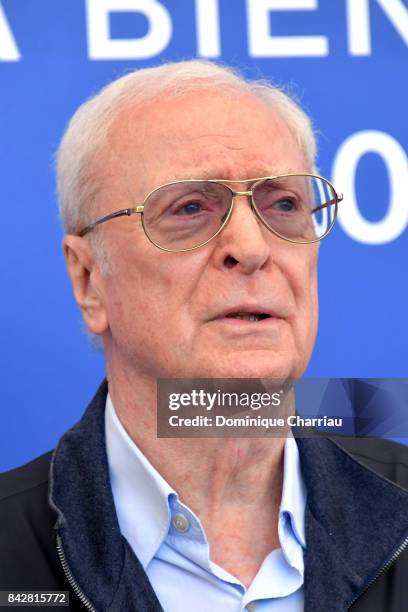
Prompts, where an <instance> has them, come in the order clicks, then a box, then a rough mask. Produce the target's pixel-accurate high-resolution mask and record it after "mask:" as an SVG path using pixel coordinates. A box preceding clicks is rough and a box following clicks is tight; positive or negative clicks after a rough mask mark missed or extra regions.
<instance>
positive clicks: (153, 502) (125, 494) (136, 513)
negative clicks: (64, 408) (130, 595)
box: [105, 393, 176, 568]
mask: <svg viewBox="0 0 408 612" xmlns="http://www.w3.org/2000/svg"><path fill="white" fill-rule="evenodd" d="M105 430H106V451H107V456H108V463H109V473H110V479H111V486H112V493H113V498H114V500H115V506H116V513H117V516H118V521H119V525H120V530H121V532H122V534H123V535H124V536H125V537H126V539H127V540H128V542H129V544H130V545H131V547H132V548H133V550H134V551H135V553H136V556H137V557H138V559H139V561H140V562H141V564H142V565H143V567H144V568H146V567H147V565H148V564H149V563H150V561H151V560H152V559H153V557H154V555H155V554H156V551H157V550H158V548H159V547H160V545H161V543H162V542H163V540H164V539H165V537H166V535H167V532H168V530H169V526H170V510H169V503H168V500H169V496H170V495H176V494H175V491H174V490H173V489H172V488H171V487H170V485H169V484H168V483H167V482H166V481H165V480H164V478H163V477H162V476H161V475H160V474H159V472H158V471H157V470H155V468H154V467H153V466H152V464H151V463H150V461H148V460H147V458H146V457H145V456H144V454H143V453H142V452H141V450H140V449H139V448H138V447H137V445H136V444H135V443H134V442H133V440H132V439H131V438H130V436H129V435H128V433H127V432H126V430H125V428H124V427H123V425H122V423H121V422H120V421H119V418H118V416H117V414H116V411H115V408H114V406H113V404H112V400H111V398H110V395H109V393H108V395H107V398H106V411H105Z"/></svg>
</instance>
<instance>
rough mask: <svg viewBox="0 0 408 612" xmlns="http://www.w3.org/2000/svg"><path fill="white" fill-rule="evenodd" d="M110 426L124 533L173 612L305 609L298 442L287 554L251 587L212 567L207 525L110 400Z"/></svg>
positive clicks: (285, 513) (288, 488)
mask: <svg viewBox="0 0 408 612" xmlns="http://www.w3.org/2000/svg"><path fill="white" fill-rule="evenodd" d="M105 425H106V447H107V455H108V462H109V470H110V477H111V484H112V491H113V498H114V501H115V506H116V512H117V516H118V521H119V526H120V530H121V532H122V534H123V535H124V537H125V538H126V539H127V540H128V542H129V544H130V546H131V547H132V548H133V551H134V553H135V554H136V556H137V557H138V559H139V561H140V562H141V564H142V565H143V568H144V570H145V572H146V574H147V575H148V577H149V580H150V582H151V584H152V586H153V589H154V591H155V592H156V595H157V597H158V599H159V601H160V603H161V605H162V607H163V609H164V610H165V612H185V611H186V610H194V612H243V611H246V610H248V611H251V612H253V611H255V610H256V612H302V611H303V549H304V548H305V529H304V511H305V503H306V492H305V486H304V483H303V480H302V476H301V472H300V465H299V454H298V450H297V445H296V442H295V440H294V439H293V437H288V438H287V440H286V442H285V449H284V475H283V489H282V499H281V504H280V510H279V523H278V535H279V541H280V545H281V548H278V549H276V550H272V551H271V552H270V553H269V554H268V555H267V557H266V558H265V559H264V561H263V563H262V565H261V567H260V568H259V570H258V573H257V574H256V576H255V578H254V579H253V581H252V583H251V584H250V586H249V587H248V588H246V587H245V586H244V585H243V584H242V583H241V582H240V581H239V580H238V579H237V578H235V577H234V576H233V575H231V574H230V573H229V572H227V571H225V570H224V569H222V567H220V566H219V565H217V564H216V563H213V562H212V561H211V558H210V548H209V545H208V541H207V538H206V535H205V532H204V529H203V526H202V524H201V522H200V520H199V519H198V517H197V516H196V515H195V514H194V513H193V512H192V511H191V510H190V509H189V508H188V507H187V506H185V505H184V504H183V503H182V502H181V501H180V499H179V497H178V495H177V492H176V491H174V490H173V489H172V487H170V485H169V484H168V483H167V482H166V481H165V480H164V478H162V476H161V475H160V474H159V473H158V472H157V470H156V469H155V468H154V467H153V466H152V464H151V463H150V462H149V461H148V460H147V458H146V457H145V456H144V455H143V453H142V452H141V451H140V450H139V448H138V447H137V446H136V444H135V443H134V442H133V441H132V440H131V438H130V437H129V436H128V434H127V433H126V431H125V429H124V427H123V426H122V424H121V422H120V421H119V418H118V417H117V415H116V412H115V409H114V407H113V404H112V401H111V399H110V396H109V395H108V397H107V401H106V412H105ZM256 537H257V534H256V526H254V538H256Z"/></svg>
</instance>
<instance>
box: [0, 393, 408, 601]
mask: <svg viewBox="0 0 408 612" xmlns="http://www.w3.org/2000/svg"><path fill="white" fill-rule="evenodd" d="M106 393H107V386H106V383H104V384H103V385H102V386H101V387H100V389H99V390H98V392H97V394H96V396H95V398H94V399H93V401H92V402H91V404H90V406H89V407H88V409H87V411H86V412H85V414H84V416H83V417H82V419H81V421H80V422H79V423H78V424H77V425H75V427H73V428H72V429H71V430H69V431H68V432H67V433H66V434H65V435H64V436H63V437H62V438H61V440H60V442H59V444H58V446H57V448H56V450H55V451H54V453H53V454H52V453H47V454H46V455H43V456H42V457H40V458H38V459H36V460H35V461H33V462H31V463H29V464H27V465H26V466H23V467H21V468H18V469H16V470H12V471H11V472H7V473H5V474H2V475H1V476H0V590H43V591H50V590H64V591H66V590H69V591H70V609H71V610H84V609H87V608H88V609H96V610H98V611H109V612H127V611H129V612H133V611H135V612H155V611H159V610H161V607H160V604H159V602H158V600H157V598H156V596H155V593H154V591H153V589H152V587H151V585H150V583H149V580H148V578H147V576H146V574H145V573H144V571H143V568H142V566H141V564H140V563H139V561H138V559H137V558H136V556H135V555H134V553H133V551H132V549H131V548H130V546H129V544H128V543H127V541H126V540H125V538H124V537H123V536H122V535H121V533H120V531H119V526H118V521H117V517H116V512H115V507H114V502H113V497H112V491H111V486H110V482H109V471H108V465H107V457H106V451H105V435H104V409H105V400H106ZM297 443H298V447H299V452H300V458H301V466H302V472H303V477H304V480H305V483H306V488H307V507H306V516H305V523H306V541H307V548H306V551H305V611H306V612H344V611H346V610H348V609H351V610H352V611H353V612H406V611H408V492H407V491H406V489H405V488H408V448H406V447H404V446H401V445H397V444H393V443H391V442H385V441H382V440H374V439H362V438H354V439H352V438H342V439H334V438H326V437H323V436H321V437H318V438H304V439H301V438H297ZM405 546H407V548H405ZM182 598H183V585H182V584H180V602H182ZM81 602H82V603H81ZM353 602H355V603H354V604H353ZM351 606H352V607H351ZM43 609H47V608H45V607H44V608H43ZM54 609H55V608H54ZM65 609H67V608H65ZM180 609H181V610H182V609H183V608H182V604H181V607H180ZM187 612H190V611H187ZM191 612H193V611H191ZM209 612H210V611H209ZM211 612H212V611H211Z"/></svg>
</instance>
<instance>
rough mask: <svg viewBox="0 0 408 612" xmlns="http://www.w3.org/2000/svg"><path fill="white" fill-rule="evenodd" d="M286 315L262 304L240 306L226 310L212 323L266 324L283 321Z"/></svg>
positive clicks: (214, 318) (212, 318)
mask: <svg viewBox="0 0 408 612" xmlns="http://www.w3.org/2000/svg"><path fill="white" fill-rule="evenodd" d="M283 318H285V317H284V313H283V312H282V311H281V310H279V309H272V308H270V307H269V306H264V305H261V304H238V305H237V306H230V307H228V308H225V309H224V310H222V311H221V312H220V313H218V314H217V315H216V316H214V317H211V319H210V321H224V322H231V323H241V322H242V323H252V324H253V323H266V322H267V321H272V320H275V321H276V320H277V319H283Z"/></svg>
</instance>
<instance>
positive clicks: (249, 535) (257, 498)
mask: <svg viewBox="0 0 408 612" xmlns="http://www.w3.org/2000/svg"><path fill="white" fill-rule="evenodd" d="M108 380H109V393H110V395H111V398H112V402H113V404H114V406H115V410H116V412H117V415H118V417H119V419H120V421H121V423H122V425H123V426H124V428H125V429H126V431H127V433H128V434H129V436H130V437H131V438H132V440H134V442H135V443H136V444H137V446H138V447H139V448H140V450H141V451H142V452H143V454H144V455H145V456H146V457H147V458H148V459H149V461H150V462H151V463H152V465H153V466H154V467H155V468H156V470H157V471H158V472H159V473H160V474H161V475H162V476H163V478H165V480H166V481H167V482H168V483H169V484H170V486H172V487H173V488H174V490H175V491H176V492H177V493H178V495H179V498H180V500H181V501H182V502H183V503H184V504H185V505H187V506H188V507H189V508H191V510H192V511H193V512H194V513H195V514H196V515H197V516H198V517H199V518H200V520H201V522H202V524H203V526H204V529H205V532H206V535H207V539H208V541H209V545H210V550H211V560H212V561H213V562H215V563H218V564H219V565H221V566H222V567H224V569H226V570H227V571H230V572H231V573H233V574H234V575H235V576H236V577H238V578H239V579H240V580H241V581H242V582H244V584H249V583H250V582H251V581H252V579H253V577H254V576H255V574H256V572H257V571H258V569H259V567H260V565H261V563H262V561H263V560H264V558H265V557H266V555H267V554H269V553H270V552H271V551H272V550H273V549H274V548H277V547H279V540H278V531H277V524H278V513H279V504H280V500H281V495H282V480H283V448H284V443H285V439H284V438H157V432H156V403H157V402H156V381H152V380H151V379H149V378H143V377H142V376H138V377H137V379H136V378H135V377H133V376H132V377H128V376H127V375H126V371H125V370H124V369H121V370H120V372H109V369H108ZM135 380H137V383H135ZM254 525H256V535H257V537H256V538H254V527H253V526H254ZM237 534H239V539H237Z"/></svg>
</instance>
